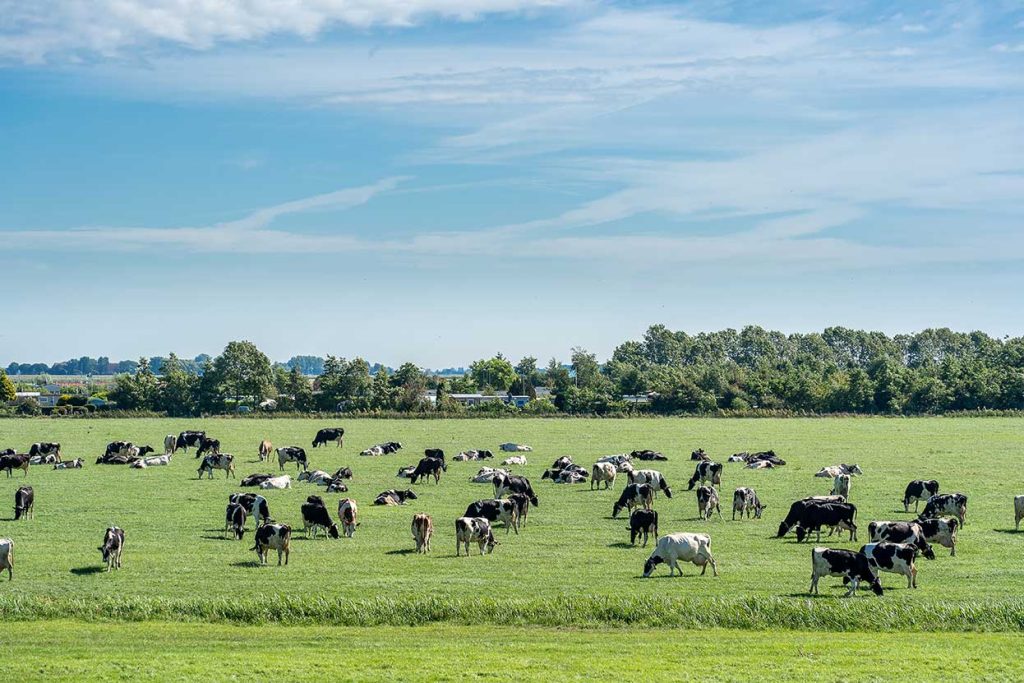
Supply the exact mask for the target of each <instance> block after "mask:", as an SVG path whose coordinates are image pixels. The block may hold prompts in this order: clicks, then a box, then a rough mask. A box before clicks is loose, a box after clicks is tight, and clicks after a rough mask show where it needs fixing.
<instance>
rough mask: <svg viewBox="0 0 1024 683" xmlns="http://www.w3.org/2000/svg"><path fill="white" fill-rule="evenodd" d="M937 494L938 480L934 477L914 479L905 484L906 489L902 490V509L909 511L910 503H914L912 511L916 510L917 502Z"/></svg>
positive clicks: (926, 500)
mask: <svg viewBox="0 0 1024 683" xmlns="http://www.w3.org/2000/svg"><path fill="white" fill-rule="evenodd" d="M937 495H939V482H937V481H935V480H934V479H915V480H914V481H912V482H910V483H909V484H907V490H906V491H904V492H903V511H904V512H910V504H911V503H913V504H914V512H917V506H918V504H919V503H920V502H921V501H922V500H923V501H925V503H927V502H928V499H929V498H931V497H932V496H937Z"/></svg>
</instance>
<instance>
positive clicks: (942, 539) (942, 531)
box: [917, 517, 960, 557]
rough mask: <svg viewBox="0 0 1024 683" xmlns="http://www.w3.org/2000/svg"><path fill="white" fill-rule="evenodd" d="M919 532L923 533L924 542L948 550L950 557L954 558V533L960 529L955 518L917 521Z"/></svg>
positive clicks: (932, 518)
mask: <svg viewBox="0 0 1024 683" xmlns="http://www.w3.org/2000/svg"><path fill="white" fill-rule="evenodd" d="M917 523H918V524H919V525H921V531H923V532H924V537H925V540H927V541H928V542H929V543H938V544H939V545H941V546H942V547H943V548H949V554H950V556H953V557H955V556H956V532H957V529H959V528H960V522H958V521H957V519H956V518H955V517H950V518H934V517H929V518H928V519H918V520H917Z"/></svg>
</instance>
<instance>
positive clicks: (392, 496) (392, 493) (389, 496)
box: [373, 489, 417, 505]
mask: <svg viewBox="0 0 1024 683" xmlns="http://www.w3.org/2000/svg"><path fill="white" fill-rule="evenodd" d="M416 497H417V496H416V494H415V493H413V492H412V491H409V490H405V491H396V490H395V489H388V490H387V491H383V492H381V493H379V494H378V495H377V497H376V498H374V499H373V504H374V505H405V501H407V500H416Z"/></svg>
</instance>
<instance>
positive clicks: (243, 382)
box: [213, 341, 274, 405]
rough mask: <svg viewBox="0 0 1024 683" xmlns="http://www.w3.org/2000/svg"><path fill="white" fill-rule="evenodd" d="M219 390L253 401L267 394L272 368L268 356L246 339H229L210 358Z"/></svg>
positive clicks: (259, 399) (252, 403)
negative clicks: (214, 356)
mask: <svg viewBox="0 0 1024 683" xmlns="http://www.w3.org/2000/svg"><path fill="white" fill-rule="evenodd" d="M213 369H214V373H215V374H216V377H217V380H218V381H219V382H220V388H221V393H222V394H223V395H225V396H230V397H232V398H234V399H235V401H236V402H238V403H248V404H251V405H256V404H258V403H259V402H260V401H262V400H263V399H264V398H266V397H267V396H270V395H271V393H272V391H273V386H274V372H273V369H272V368H271V365H270V359H269V358H267V356H266V355H265V354H264V353H263V352H262V351H260V350H259V349H258V348H256V345H255V344H253V343H252V342H248V341H233V342H229V343H228V345H227V346H226V347H224V352H223V353H221V354H220V355H219V356H217V358H216V359H214V361H213Z"/></svg>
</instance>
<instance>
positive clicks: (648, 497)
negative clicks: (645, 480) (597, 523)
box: [612, 484, 654, 518]
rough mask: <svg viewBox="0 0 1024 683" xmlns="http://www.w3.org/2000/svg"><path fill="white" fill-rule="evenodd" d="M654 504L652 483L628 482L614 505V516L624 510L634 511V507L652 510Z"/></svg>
mask: <svg viewBox="0 0 1024 683" xmlns="http://www.w3.org/2000/svg"><path fill="white" fill-rule="evenodd" d="M653 504H654V488H653V487H652V486H651V485H650V484H627V485H626V488H624V489H622V493H621V494H619V499H618V500H617V501H615V503H614V504H613V505H612V517H613V518H615V517H618V516H619V513H620V512H621V511H622V510H626V511H627V512H632V511H633V508H639V507H642V508H644V509H645V510H650V509H651V505H653Z"/></svg>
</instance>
